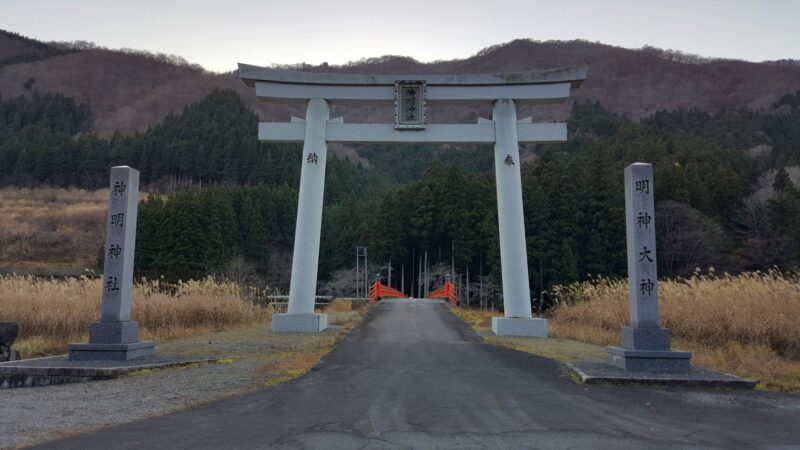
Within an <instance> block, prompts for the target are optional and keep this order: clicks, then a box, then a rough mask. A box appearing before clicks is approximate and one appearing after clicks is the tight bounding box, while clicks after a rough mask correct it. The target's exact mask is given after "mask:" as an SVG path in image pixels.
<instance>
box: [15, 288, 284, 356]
mask: <svg viewBox="0 0 800 450" xmlns="http://www.w3.org/2000/svg"><path fill="white" fill-rule="evenodd" d="M101 293H102V280H100V279H89V278H86V277H81V278H67V279H63V280H55V279H40V278H34V277H30V276H17V275H9V276H0V321H14V322H18V323H19V326H20V340H19V341H18V342H17V344H15V348H16V349H17V350H19V351H20V352H21V353H22V354H23V355H24V356H25V357H33V356H44V355H49V354H56V353H63V352H64V351H65V350H66V345H67V344H68V343H70V342H83V341H85V340H86V339H87V335H86V333H87V330H88V324H89V323H90V322H95V321H97V320H98V318H99V317H100V299H101ZM271 314H272V311H271V310H269V309H265V308H261V307H259V306H256V305H254V304H253V303H252V302H251V301H249V300H247V295H246V293H245V292H243V291H242V289H241V288H239V286H237V285H236V284H234V283H231V282H224V281H223V282H219V281H215V280H213V279H211V278H208V279H205V280H201V281H190V282H187V283H182V284H180V285H178V286H177V287H176V289H175V291H174V293H169V292H164V291H163V290H162V289H159V287H158V284H157V283H155V282H151V281H143V282H141V283H138V284H136V285H135V286H134V289H133V305H132V310H131V315H132V319H133V320H136V321H138V322H139V325H140V327H141V331H142V333H141V338H142V339H154V340H164V339H173V338H176V337H183V336H189V335H193V334H198V333H205V332H208V331H212V330H221V329H227V328H233V327H237V326H241V325H246V324H251V323H255V322H266V321H268V320H269V318H270V317H271Z"/></svg>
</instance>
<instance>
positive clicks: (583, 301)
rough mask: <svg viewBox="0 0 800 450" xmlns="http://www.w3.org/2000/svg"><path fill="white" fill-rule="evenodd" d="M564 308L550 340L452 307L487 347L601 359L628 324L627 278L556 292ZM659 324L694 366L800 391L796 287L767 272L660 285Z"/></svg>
mask: <svg viewBox="0 0 800 450" xmlns="http://www.w3.org/2000/svg"><path fill="white" fill-rule="evenodd" d="M558 291H559V294H560V295H559V298H560V300H561V303H560V304H559V306H558V307H556V308H555V309H554V310H553V311H552V312H551V314H550V316H549V317H548V327H549V332H550V336H551V338H550V339H536V338H517V337H497V336H494V335H493V334H492V333H491V317H492V316H493V315H499V313H496V312H495V313H491V312H483V311H476V310H464V309H457V308H456V309H453V312H454V313H455V314H456V315H457V316H458V317H460V318H461V319H462V320H464V322H466V323H467V324H468V325H470V326H471V327H472V328H473V329H475V331H476V332H478V333H479V334H481V335H483V336H484V340H485V342H487V343H490V344H495V345H502V346H506V347H510V348H514V349H517V350H521V351H526V352H529V353H534V354H537V355H539V356H543V357H546V358H550V359H554V360H556V361H559V362H562V363H566V362H577V361H587V360H588V361H602V360H605V359H606V354H605V351H604V349H603V347H604V346H607V345H619V343H620V342H619V339H620V327H621V326H622V325H623V324H627V323H628V297H627V296H628V287H627V284H626V283H625V281H612V280H603V279H601V280H595V281H592V282H585V283H577V284H574V285H570V286H566V287H561V288H559V289H558ZM659 295H660V299H661V312H662V321H663V323H664V326H666V327H668V328H670V329H671V331H672V335H673V339H672V346H673V348H677V349H681V350H687V351H691V352H692V363H693V364H695V365H699V366H702V367H706V368H709V369H712V370H716V371H719V372H725V373H731V374H735V375H739V376H742V377H746V378H750V379H754V380H758V383H759V384H758V389H763V390H772V391H782V392H794V393H800V357H798V354H799V353H800V333H798V331H799V330H800V327H797V325H796V321H797V320H798V318H800V282H798V279H797V278H796V277H794V276H786V275H783V274H779V273H775V272H770V273H766V274H761V273H755V274H743V275H740V276H736V277H733V276H727V275H726V276H723V277H714V276H696V277H694V278H692V279H689V280H681V281H664V282H661V283H660V285H659Z"/></svg>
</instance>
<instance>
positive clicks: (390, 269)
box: [387, 259, 392, 287]
mask: <svg viewBox="0 0 800 450" xmlns="http://www.w3.org/2000/svg"><path fill="white" fill-rule="evenodd" d="M387 267H388V268H389V282H388V284H387V286H389V287H392V260H391V259H390V260H389V264H388V266H387Z"/></svg>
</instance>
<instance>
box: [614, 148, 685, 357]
mask: <svg viewBox="0 0 800 450" xmlns="http://www.w3.org/2000/svg"><path fill="white" fill-rule="evenodd" d="M653 198H654V197H653V166H652V165H650V164H646V163H634V164H631V165H630V166H628V167H626V168H625V228H626V231H627V242H628V285H629V298H630V316H631V326H628V327H622V348H619V347H608V348H607V349H606V351H607V352H608V356H609V362H610V363H611V364H613V365H615V366H618V367H620V368H622V369H625V370H630V371H641V372H670V373H681V372H689V371H690V370H691V365H690V362H689V359H690V357H691V353H689V352H683V351H676V350H671V348H670V334H669V329H667V328H660V327H659V318H658V273H657V271H656V231H655V229H656V227H655V225H656V224H655V206H654V203H655V202H654V200H653Z"/></svg>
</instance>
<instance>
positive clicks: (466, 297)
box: [464, 266, 469, 306]
mask: <svg viewBox="0 0 800 450" xmlns="http://www.w3.org/2000/svg"><path fill="white" fill-rule="evenodd" d="M464 298H465V299H466V300H467V306H469V266H467V292H466V293H465V295H464Z"/></svg>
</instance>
